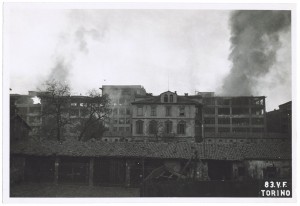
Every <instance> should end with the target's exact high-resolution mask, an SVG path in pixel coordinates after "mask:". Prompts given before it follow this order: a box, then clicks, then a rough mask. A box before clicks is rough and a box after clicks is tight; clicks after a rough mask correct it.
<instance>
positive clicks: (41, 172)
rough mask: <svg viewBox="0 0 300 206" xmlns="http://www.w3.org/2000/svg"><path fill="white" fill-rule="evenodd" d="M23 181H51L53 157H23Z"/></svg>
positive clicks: (52, 177)
mask: <svg viewBox="0 0 300 206" xmlns="http://www.w3.org/2000/svg"><path fill="white" fill-rule="evenodd" d="M24 176H25V181H29V182H53V181H54V158H52V157H36V156H28V157H26V159H25V174H24Z"/></svg>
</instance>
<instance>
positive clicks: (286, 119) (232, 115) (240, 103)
mask: <svg viewBox="0 0 300 206" xmlns="http://www.w3.org/2000/svg"><path fill="white" fill-rule="evenodd" d="M100 89H101V90H102V95H108V97H109V98H110V100H111V104H110V105H111V110H112V112H111V114H110V115H109V118H108V119H106V120H105V124H104V126H105V127H106V129H105V132H104V133H103V134H99V135H98V136H97V134H94V135H95V136H97V138H101V139H102V140H103V141H107V142H118V141H143V142H147V141H163V142H165V141H177V142H181V141H188V142H202V141H206V142H210V143H214V142H218V143H232V142H233V143H234V142H253V141H259V142H264V141H266V140H271V139H277V140H278V139H280V138H285V139H287V138H286V136H291V119H292V117H291V116H292V114H291V102H287V103H285V104H282V105H280V106H279V110H275V111H272V112H268V113H266V101H265V96H234V97H233V96H216V95H215V94H214V92H195V94H194V95H189V94H188V93H184V94H183V95H179V94H177V92H176V91H175V92H171V91H167V92H164V93H162V94H160V95H158V96H153V95H152V94H151V93H147V92H146V90H145V89H144V88H143V86H141V85H103V86H102V88H100ZM10 96H11V99H13V101H14V102H15V107H16V109H17V111H18V115H20V117H21V118H22V119H23V120H24V121H25V122H27V124H28V126H29V127H30V128H31V134H37V132H38V131H39V129H40V128H41V127H42V124H43V118H42V116H41V113H42V110H43V107H45V103H44V102H43V100H41V101H37V99H36V97H37V96H38V93H37V92H33V91H29V93H28V95H19V94H11V95H10ZM88 101H89V97H87V96H71V98H70V102H69V104H70V105H69V106H68V117H69V119H70V123H72V124H71V126H68V127H66V131H67V134H72V132H73V130H74V131H75V129H76V128H73V126H74V125H75V126H76V122H78V121H82V120H84V119H85V118H86V115H84V112H83V111H84V109H85V106H86V104H88ZM72 125H73V126H72ZM73 133H74V132H73ZM77 133H78V131H77ZM77 135H78V134H77Z"/></svg>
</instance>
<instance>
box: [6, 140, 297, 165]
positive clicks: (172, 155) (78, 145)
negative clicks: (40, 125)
mask: <svg viewBox="0 0 300 206" xmlns="http://www.w3.org/2000/svg"><path fill="white" fill-rule="evenodd" d="M195 151H197V154H198V158H199V159H213V160H243V159H255V160H260V159H272V160H276V159H277V160H280V159H286V160H290V159H291V144H290V142H274V143H268V144H261V143H229V144H219V143H214V144H212V143H205V144H203V143H188V142H179V143H178V142H173V143H163V142H143V143H142V142H102V141H96V140H91V141H88V142H80V141H77V140H76V141H63V142H59V141H54V140H52V141H51V140H47V141H46V140H43V141H37V140H35V141H34V140H29V141H19V142H17V143H16V144H14V145H12V146H11V153H12V154H24V155H39V156H52V155H57V156H74V157H77V156H78V157H79V156H80V157H127V158H159V159H190V158H191V157H192V156H193V155H194V154H195Z"/></svg>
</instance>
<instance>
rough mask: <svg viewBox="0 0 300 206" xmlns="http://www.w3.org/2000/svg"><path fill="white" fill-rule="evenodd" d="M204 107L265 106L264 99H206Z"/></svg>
mask: <svg viewBox="0 0 300 206" xmlns="http://www.w3.org/2000/svg"><path fill="white" fill-rule="evenodd" d="M203 104H204V105H264V99H263V98H251V99H249V98H247V97H238V98H204V99H203Z"/></svg>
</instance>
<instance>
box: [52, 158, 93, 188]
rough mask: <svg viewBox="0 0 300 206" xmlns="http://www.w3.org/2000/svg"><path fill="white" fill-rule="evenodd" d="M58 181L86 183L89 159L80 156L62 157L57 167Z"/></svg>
mask: <svg viewBox="0 0 300 206" xmlns="http://www.w3.org/2000/svg"><path fill="white" fill-rule="evenodd" d="M58 171H59V173H58V181H59V182H60V183H83V184H87V183H88V174H89V159H88V158H82V157H62V158H61V159H60V164H59V169H58Z"/></svg>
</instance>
